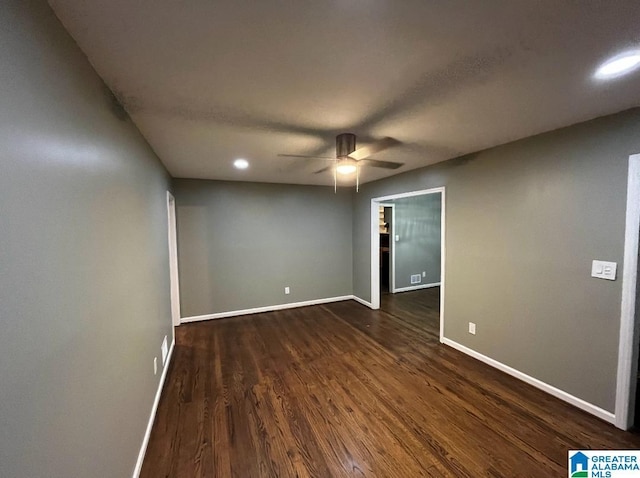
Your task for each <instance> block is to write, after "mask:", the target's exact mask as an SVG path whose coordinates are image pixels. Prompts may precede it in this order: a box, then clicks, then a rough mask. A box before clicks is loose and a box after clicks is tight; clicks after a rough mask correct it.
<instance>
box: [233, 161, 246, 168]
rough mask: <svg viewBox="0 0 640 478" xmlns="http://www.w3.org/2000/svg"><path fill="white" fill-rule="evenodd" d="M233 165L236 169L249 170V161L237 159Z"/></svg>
mask: <svg viewBox="0 0 640 478" xmlns="http://www.w3.org/2000/svg"><path fill="white" fill-rule="evenodd" d="M233 165H234V166H235V167H236V169H247V168H248V167H249V161H247V160H246V159H236V160H235V161H234V162H233Z"/></svg>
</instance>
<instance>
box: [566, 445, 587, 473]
mask: <svg viewBox="0 0 640 478" xmlns="http://www.w3.org/2000/svg"><path fill="white" fill-rule="evenodd" d="M569 462H570V465H571V474H570V475H569V476H571V478H587V477H588V476H589V457H588V456H587V455H585V454H584V453H582V452H581V451H578V452H576V453H574V454H573V455H571V457H569Z"/></svg>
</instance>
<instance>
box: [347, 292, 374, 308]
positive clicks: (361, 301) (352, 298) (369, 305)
mask: <svg viewBox="0 0 640 478" xmlns="http://www.w3.org/2000/svg"><path fill="white" fill-rule="evenodd" d="M351 300H355V301H356V302H358V303H360V304H362V305H364V306H366V307H369V308H370V309H373V304H372V303H371V302H367V301H366V300H364V299H361V298H360V297H358V296H355V295H352V296H351Z"/></svg>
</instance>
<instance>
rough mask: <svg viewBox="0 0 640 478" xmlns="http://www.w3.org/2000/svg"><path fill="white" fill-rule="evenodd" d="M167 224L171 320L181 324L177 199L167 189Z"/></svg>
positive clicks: (176, 324)
mask: <svg viewBox="0 0 640 478" xmlns="http://www.w3.org/2000/svg"><path fill="white" fill-rule="evenodd" d="M167 226H168V238H169V280H170V288H171V322H172V323H173V326H174V327H177V326H179V325H180V283H179V280H178V239H177V232H176V200H175V198H174V197H173V195H172V194H171V193H170V192H169V191H167Z"/></svg>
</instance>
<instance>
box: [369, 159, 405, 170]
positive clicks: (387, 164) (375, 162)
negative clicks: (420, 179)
mask: <svg viewBox="0 0 640 478" xmlns="http://www.w3.org/2000/svg"><path fill="white" fill-rule="evenodd" d="M358 164H361V165H362V166H372V167H374V168H383V169H398V168H399V167H401V166H404V163H395V162H393V161H380V160H379V159H361V160H360V161H358Z"/></svg>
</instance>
